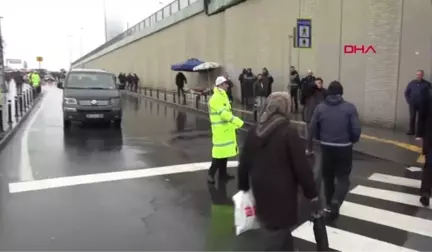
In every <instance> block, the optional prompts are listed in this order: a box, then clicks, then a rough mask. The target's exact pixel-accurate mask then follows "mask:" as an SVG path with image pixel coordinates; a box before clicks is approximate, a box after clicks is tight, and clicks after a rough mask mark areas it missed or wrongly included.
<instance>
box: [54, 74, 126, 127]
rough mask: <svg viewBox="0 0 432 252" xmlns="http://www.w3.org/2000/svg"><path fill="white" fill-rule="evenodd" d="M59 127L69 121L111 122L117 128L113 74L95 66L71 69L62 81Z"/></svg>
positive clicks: (117, 101)
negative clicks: (61, 112)
mask: <svg viewBox="0 0 432 252" xmlns="http://www.w3.org/2000/svg"><path fill="white" fill-rule="evenodd" d="M57 87H58V88H61V89H63V104H62V106H63V127H64V128H65V129H68V128H70V127H71V125H72V122H74V121H79V122H90V123H92V122H113V123H114V126H115V127H116V128H120V127H121V121H122V106H121V103H120V91H119V90H118V89H117V87H116V83H115V75H114V74H112V73H110V72H107V71H104V70H99V69H73V70H71V71H69V73H68V74H67V75H66V78H65V80H64V83H63V82H58V84H57Z"/></svg>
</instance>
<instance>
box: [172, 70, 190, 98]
mask: <svg viewBox="0 0 432 252" xmlns="http://www.w3.org/2000/svg"><path fill="white" fill-rule="evenodd" d="M175 84H176V86H177V97H178V100H179V101H180V95H182V96H185V91H184V85H185V84H187V79H186V76H185V75H184V74H183V73H182V72H179V73H178V74H177V75H176V77H175Z"/></svg>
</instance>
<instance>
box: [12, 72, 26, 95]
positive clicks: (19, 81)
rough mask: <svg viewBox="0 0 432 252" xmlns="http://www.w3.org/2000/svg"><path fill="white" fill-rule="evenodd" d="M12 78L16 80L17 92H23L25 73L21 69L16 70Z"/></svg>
mask: <svg viewBox="0 0 432 252" xmlns="http://www.w3.org/2000/svg"><path fill="white" fill-rule="evenodd" d="M12 78H13V79H14V81H15V85H16V91H17V94H22V86H23V84H24V82H25V80H24V76H23V74H22V73H21V72H20V71H15V72H13V73H12Z"/></svg>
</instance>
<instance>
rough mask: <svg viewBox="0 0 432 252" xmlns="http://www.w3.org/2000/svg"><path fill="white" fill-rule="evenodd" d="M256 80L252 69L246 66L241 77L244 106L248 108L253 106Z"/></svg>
mask: <svg viewBox="0 0 432 252" xmlns="http://www.w3.org/2000/svg"><path fill="white" fill-rule="evenodd" d="M255 81H256V76H255V75H254V74H253V72H252V69H251V68H248V69H247V70H246V74H245V75H244V77H243V86H244V90H245V97H246V106H248V107H249V108H250V107H251V106H253V102H254V98H255V95H254V84H255Z"/></svg>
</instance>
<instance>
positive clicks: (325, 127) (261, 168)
mask: <svg viewBox="0 0 432 252" xmlns="http://www.w3.org/2000/svg"><path fill="white" fill-rule="evenodd" d="M263 70H264V71H263V74H259V75H257V76H255V75H254V74H253V73H252V70H251V69H245V70H244V72H242V74H241V75H240V77H239V81H240V83H241V85H242V102H243V103H244V104H248V103H249V102H250V100H251V98H254V99H255V101H254V102H255V103H259V104H260V106H261V109H260V110H259V117H258V120H257V122H256V123H255V125H253V126H252V127H251V128H250V129H249V130H248V133H247V136H246V139H245V142H244V145H243V149H242V151H241V153H240V158H239V167H238V170H237V178H238V185H237V187H238V189H239V190H241V191H248V190H250V189H251V188H253V190H252V193H253V195H254V197H255V203H256V215H257V218H258V220H259V221H260V225H261V228H263V229H265V230H266V232H269V233H272V234H274V236H270V237H274V239H275V241H273V242H270V243H269V244H272V245H269V246H270V247H269V248H268V250H273V251H275V250H276V251H282V250H288V251H293V249H294V247H293V246H294V245H293V238H292V235H291V229H292V228H293V226H294V225H296V223H297V204H298V202H297V200H298V198H297V193H298V189H297V188H298V187H301V189H302V192H303V194H304V196H305V197H306V198H307V199H308V200H309V201H310V204H311V209H312V212H313V213H322V216H324V218H325V219H327V220H329V221H333V220H335V219H337V218H338V216H339V209H340V207H341V205H342V203H343V202H344V200H345V198H346V196H347V193H348V190H349V186H350V174H351V171H352V166H353V145H354V144H355V143H357V142H358V141H359V140H360V135H361V131H362V130H361V124H360V119H359V114H358V112H357V108H356V106H355V105H354V104H352V103H350V102H348V101H345V100H344V98H343V86H342V84H341V83H340V82H339V81H332V82H330V84H329V85H328V87H327V89H325V88H324V81H323V79H322V78H319V77H315V76H314V75H313V73H312V71H308V74H307V76H306V77H304V78H303V79H300V78H299V75H298V72H297V71H296V70H295V68H294V67H292V68H291V85H290V88H289V89H288V90H287V92H271V85H272V84H273V78H272V77H271V75H270V74H269V73H268V71H267V69H263ZM423 76H424V72H423V71H422V70H419V71H418V72H417V78H416V79H415V80H413V81H411V82H410V83H409V84H408V86H407V89H406V92H405V97H406V100H407V103H408V104H409V108H410V114H411V119H410V130H409V132H407V134H409V135H415V136H416V138H417V140H418V141H421V142H422V145H423V153H424V154H425V156H426V164H425V167H424V169H423V174H422V183H421V189H420V200H419V201H420V202H421V204H423V205H424V206H429V200H430V197H431V193H432V86H431V84H430V83H429V82H428V81H426V80H424V77H423ZM230 86H231V84H229V79H228V78H226V77H225V76H220V77H218V78H217V79H216V82H215V87H214V90H213V93H214V95H213V96H211V98H210V100H209V103H208V106H209V112H210V123H211V129H212V143H213V147H212V162H211V166H210V168H209V170H208V177H207V181H208V183H209V184H214V183H216V180H215V176H216V173H218V179H222V180H226V179H231V178H233V176H232V175H230V174H228V172H227V161H228V159H229V158H232V157H235V156H237V155H239V147H238V144H237V140H236V131H237V130H238V129H239V128H241V127H242V126H243V121H242V120H241V119H240V118H239V117H236V116H235V115H234V114H233V113H232V109H231V103H230V101H229V98H228V94H227V91H228V89H229V88H230ZM250 87H254V88H253V89H250ZM261 97H262V98H261ZM298 97H299V98H300V99H299V100H300V103H301V104H303V105H304V109H303V119H304V121H305V122H306V128H307V134H306V141H303V140H301V138H300V136H299V134H298V131H297V127H296V126H295V125H293V124H292V123H291V116H292V112H295V111H297V110H298V103H297V102H298V101H297V100H296V99H297V98H298ZM257 100H258V102H257ZM416 122H417V124H416ZM313 139H316V140H317V142H318V144H319V147H320V150H321V162H320V168H319V170H318V171H319V172H317V171H315V173H314V171H313V170H312V167H311V166H310V164H309V162H308V155H311V154H313V152H312V149H313V144H312V143H313ZM317 173H318V174H317ZM321 183H323V184H324V198H323V199H320V198H319V195H320V193H319V190H320V188H321V186H320V185H321ZM280 199H284V200H283V201H281V200H280Z"/></svg>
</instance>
